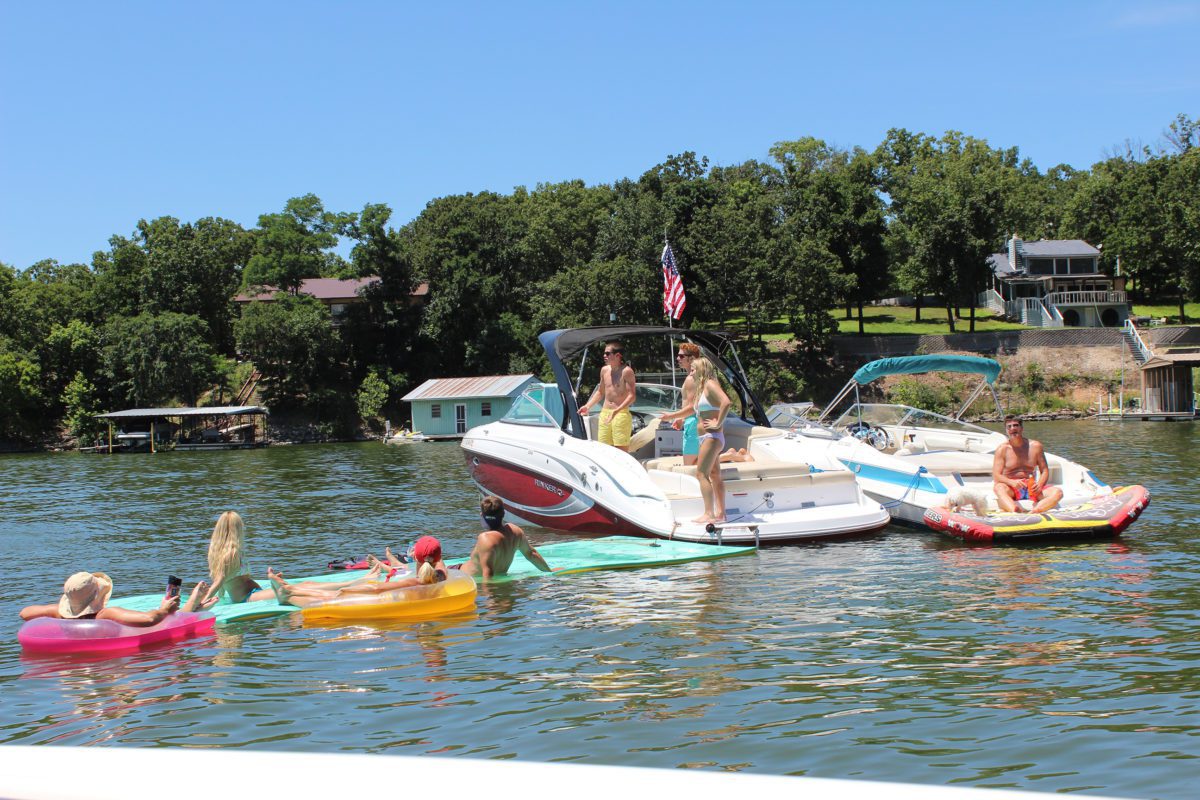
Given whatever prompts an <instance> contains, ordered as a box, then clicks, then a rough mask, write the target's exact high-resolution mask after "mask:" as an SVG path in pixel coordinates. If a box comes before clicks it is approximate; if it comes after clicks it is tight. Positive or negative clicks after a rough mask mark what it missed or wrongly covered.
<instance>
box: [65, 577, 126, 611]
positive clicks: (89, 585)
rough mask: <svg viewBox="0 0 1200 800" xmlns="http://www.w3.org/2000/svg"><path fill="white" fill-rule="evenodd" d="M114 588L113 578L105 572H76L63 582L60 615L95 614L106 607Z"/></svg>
mask: <svg viewBox="0 0 1200 800" xmlns="http://www.w3.org/2000/svg"><path fill="white" fill-rule="evenodd" d="M112 589H113V584H112V578H110V577H108V576H107V575H105V574H104V573H103V572H76V573H75V574H74V575H72V576H71V577H69V578H67V582H66V583H64V584H63V595H62V597H61V598H60V599H59V601H58V615H59V616H60V617H62V618H63V619H78V618H79V617H82V616H86V615H88V614H95V613H97V612H99V611H100V609H102V608H104V604H105V603H107V602H108V598H109V597H110V596H111V595H112Z"/></svg>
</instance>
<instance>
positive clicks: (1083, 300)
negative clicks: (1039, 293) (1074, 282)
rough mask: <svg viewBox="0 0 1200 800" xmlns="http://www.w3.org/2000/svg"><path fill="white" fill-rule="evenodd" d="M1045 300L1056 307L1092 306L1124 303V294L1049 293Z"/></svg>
mask: <svg viewBox="0 0 1200 800" xmlns="http://www.w3.org/2000/svg"><path fill="white" fill-rule="evenodd" d="M1046 300H1047V301H1048V302H1050V303H1053V304H1054V305H1056V306H1094V305H1100V304H1102V303H1105V304H1107V303H1125V302H1126V298H1125V293H1124V292H1051V293H1050V294H1048V295H1047V296H1046Z"/></svg>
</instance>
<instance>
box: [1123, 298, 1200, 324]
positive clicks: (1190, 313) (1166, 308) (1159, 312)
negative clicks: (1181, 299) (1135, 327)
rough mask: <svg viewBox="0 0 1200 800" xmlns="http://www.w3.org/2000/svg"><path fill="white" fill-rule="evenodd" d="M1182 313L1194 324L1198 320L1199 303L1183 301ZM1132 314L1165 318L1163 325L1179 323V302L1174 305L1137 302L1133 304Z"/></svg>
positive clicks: (1199, 314) (1199, 312) (1199, 315)
mask: <svg viewBox="0 0 1200 800" xmlns="http://www.w3.org/2000/svg"><path fill="white" fill-rule="evenodd" d="M1183 310H1184V313H1186V314H1187V318H1188V324H1190V325H1195V324H1196V323H1198V322H1200V303H1185V304H1184V306H1183ZM1133 315H1134V316H1135V317H1151V318H1152V319H1164V318H1165V319H1166V322H1165V323H1163V324H1164V325H1178V324H1179V304H1178V303H1176V304H1174V305H1161V304H1156V305H1145V304H1143V303H1137V304H1136V305H1134V306H1133Z"/></svg>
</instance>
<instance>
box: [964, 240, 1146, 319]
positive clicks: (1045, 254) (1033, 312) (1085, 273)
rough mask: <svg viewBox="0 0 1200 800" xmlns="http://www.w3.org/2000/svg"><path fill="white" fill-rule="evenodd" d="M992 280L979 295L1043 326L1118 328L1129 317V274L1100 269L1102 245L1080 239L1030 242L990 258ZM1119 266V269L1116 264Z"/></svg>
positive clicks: (996, 308) (1007, 312)
mask: <svg viewBox="0 0 1200 800" xmlns="http://www.w3.org/2000/svg"><path fill="white" fill-rule="evenodd" d="M989 263H990V264H991V268H992V285H991V286H990V287H989V288H988V290H987V291H986V292H984V293H983V295H982V296H981V297H980V305H983V306H986V307H988V308H990V309H991V310H993V311H995V312H996V313H997V314H1000V315H1002V316H1004V317H1007V318H1009V319H1012V320H1016V321H1019V322H1022V323H1024V324H1026V325H1032V326H1035V327H1041V328H1061V327H1084V328H1099V327H1104V328H1118V327H1120V326H1122V325H1124V324H1125V320H1126V319H1128V318H1129V313H1130V312H1129V300H1128V298H1127V297H1126V294H1125V278H1124V277H1122V276H1120V275H1119V274H1118V275H1116V276H1109V275H1107V274H1105V273H1104V272H1102V271H1101V270H1100V249H1099V248H1097V247H1093V246H1092V245H1090V244H1088V243H1087V242H1085V241H1083V240H1082V239H1040V240H1038V241H1036V242H1026V241H1024V240H1022V239H1021V238H1020V237H1017V236H1012V237H1010V238H1009V240H1008V242H1007V252H1004V253H993V254H992V255H991V257H990V258H989ZM1118 272H1119V270H1118Z"/></svg>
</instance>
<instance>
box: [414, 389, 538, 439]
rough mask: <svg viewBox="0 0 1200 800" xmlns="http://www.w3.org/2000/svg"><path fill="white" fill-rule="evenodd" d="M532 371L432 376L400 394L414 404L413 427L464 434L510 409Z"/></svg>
mask: <svg viewBox="0 0 1200 800" xmlns="http://www.w3.org/2000/svg"><path fill="white" fill-rule="evenodd" d="M536 381H537V378H536V377H534V376H533V375H489V376H485V377H480V378H431V379H430V380H427V381H425V382H424V383H422V384H421V385H420V386H418V387H417V388H416V389H413V390H412V391H411V392H409V393H408V394H406V395H404V397H403V398H401V399H402V400H403V401H404V402H406V403H411V404H412V429H413V430H414V431H420V432H421V433H423V434H424V435H425V436H428V437H430V438H434V439H456V438H461V437H462V435H463V434H464V433H466V432H467V431H468V430H470V429H471V428H473V427H475V426H476V425H485V424H487V423H489V422H495V421H496V420H498V419H500V418H501V417H502V416H504V415H505V414H507V413H508V410H509V409H510V408H511V407H512V404H513V402H515V401H516V399H517V398H518V397H520V396H521V393H522V392H524V391H525V390H526V389H527V388H529V386H531V385H532V384H533V383H535V382H536Z"/></svg>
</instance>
